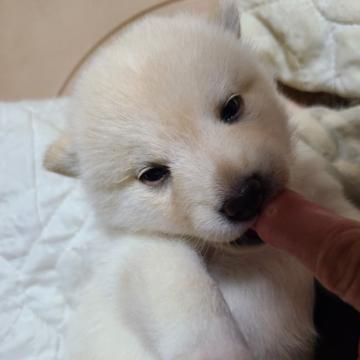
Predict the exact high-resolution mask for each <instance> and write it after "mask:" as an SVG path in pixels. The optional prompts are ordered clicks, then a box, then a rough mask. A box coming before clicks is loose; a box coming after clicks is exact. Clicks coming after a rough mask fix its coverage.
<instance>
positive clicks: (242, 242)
mask: <svg viewBox="0 0 360 360" xmlns="http://www.w3.org/2000/svg"><path fill="white" fill-rule="evenodd" d="M230 245H231V246H233V247H235V248H240V247H244V246H250V247H253V246H261V245H264V241H263V240H262V239H261V238H260V236H259V235H258V234H257V233H256V232H255V230H253V229H249V230H247V231H246V232H245V233H244V234H243V235H241V236H240V237H239V238H237V239H235V240H233V241H231V242H230Z"/></svg>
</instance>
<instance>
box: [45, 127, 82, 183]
mask: <svg viewBox="0 0 360 360" xmlns="http://www.w3.org/2000/svg"><path fill="white" fill-rule="evenodd" d="M44 166H45V168H46V169H47V170H49V171H52V172H55V173H58V174H61V175H65V176H71V177H77V176H78V175H79V163H78V158H77V154H76V151H75V148H74V144H73V142H72V140H71V138H70V136H68V135H67V134H65V135H63V136H61V137H60V138H59V139H58V140H57V141H55V142H54V143H53V144H51V145H50V146H49V148H48V150H47V151H46V154H45V157H44Z"/></svg>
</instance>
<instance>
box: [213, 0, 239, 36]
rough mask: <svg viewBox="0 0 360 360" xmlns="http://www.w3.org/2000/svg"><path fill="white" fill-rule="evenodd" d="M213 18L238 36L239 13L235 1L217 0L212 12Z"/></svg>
mask: <svg viewBox="0 0 360 360" xmlns="http://www.w3.org/2000/svg"><path fill="white" fill-rule="evenodd" d="M214 20H215V21H216V22H217V23H218V24H219V25H220V26H222V27H223V28H224V29H226V30H228V31H230V32H232V33H233V34H234V35H235V36H236V37H238V38H239V37H240V34H241V28H240V14H239V10H238V7H237V6H236V2H235V1H233V0H219V3H218V6H217V9H216V11H215V13H214Z"/></svg>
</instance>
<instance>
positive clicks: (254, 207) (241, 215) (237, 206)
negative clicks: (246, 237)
mask: <svg viewBox="0 0 360 360" xmlns="http://www.w3.org/2000/svg"><path fill="white" fill-rule="evenodd" d="M265 193H266V188H265V184H264V181H263V179H261V178H260V177H258V176H252V177H250V178H248V179H246V180H245V181H244V182H243V183H242V184H241V186H240V188H239V190H238V192H237V194H236V195H235V196H232V197H231V198H229V199H227V200H225V202H224V204H223V206H222V208H221V210H220V212H221V213H222V214H223V215H225V217H226V218H227V219H228V220H230V221H232V222H237V221H239V222H240V221H247V220H250V219H252V218H253V217H255V215H257V214H258V213H259V212H260V210H261V206H262V205H263V202H264V199H265Z"/></svg>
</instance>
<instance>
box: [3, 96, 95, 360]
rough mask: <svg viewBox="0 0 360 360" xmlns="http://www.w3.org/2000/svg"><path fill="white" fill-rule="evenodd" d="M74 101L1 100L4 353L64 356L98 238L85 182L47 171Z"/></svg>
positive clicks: (20, 359) (15, 358) (30, 359)
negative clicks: (68, 326) (47, 157)
mask: <svg viewBox="0 0 360 360" xmlns="http://www.w3.org/2000/svg"><path fill="white" fill-rule="evenodd" d="M66 103H67V100H66V99H60V100H55V101H44V102H22V103H14V104H11V103H3V104H0V153H1V161H0V324H1V326H0V359H2V360H35V359H36V360H50V359H51V360H54V359H62V354H63V341H62V338H63V329H64V324H65V323H66V319H67V317H68V315H69V312H70V311H71V307H72V302H73V295H75V293H76V290H77V289H78V288H79V286H80V284H81V282H82V279H84V278H86V277H87V276H88V272H89V271H88V269H87V265H88V264H89V262H88V255H87V254H88V243H89V242H90V241H91V239H92V238H93V237H94V236H96V231H97V229H96V227H94V225H93V222H92V214H91V211H90V210H89V208H88V207H87V205H86V202H85V201H84V198H83V193H82V190H81V188H80V187H79V184H78V182H77V181H75V180H72V179H69V178H66V177H61V176H57V175H55V174H52V173H49V172H46V171H45V170H44V169H43V168H42V157H43V153H44V151H45V148H46V146H47V144H48V143H49V142H50V141H52V140H53V139H54V137H56V136H57V135H58V133H59V131H60V130H61V129H62V128H63V124H64V118H65V109H66Z"/></svg>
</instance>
